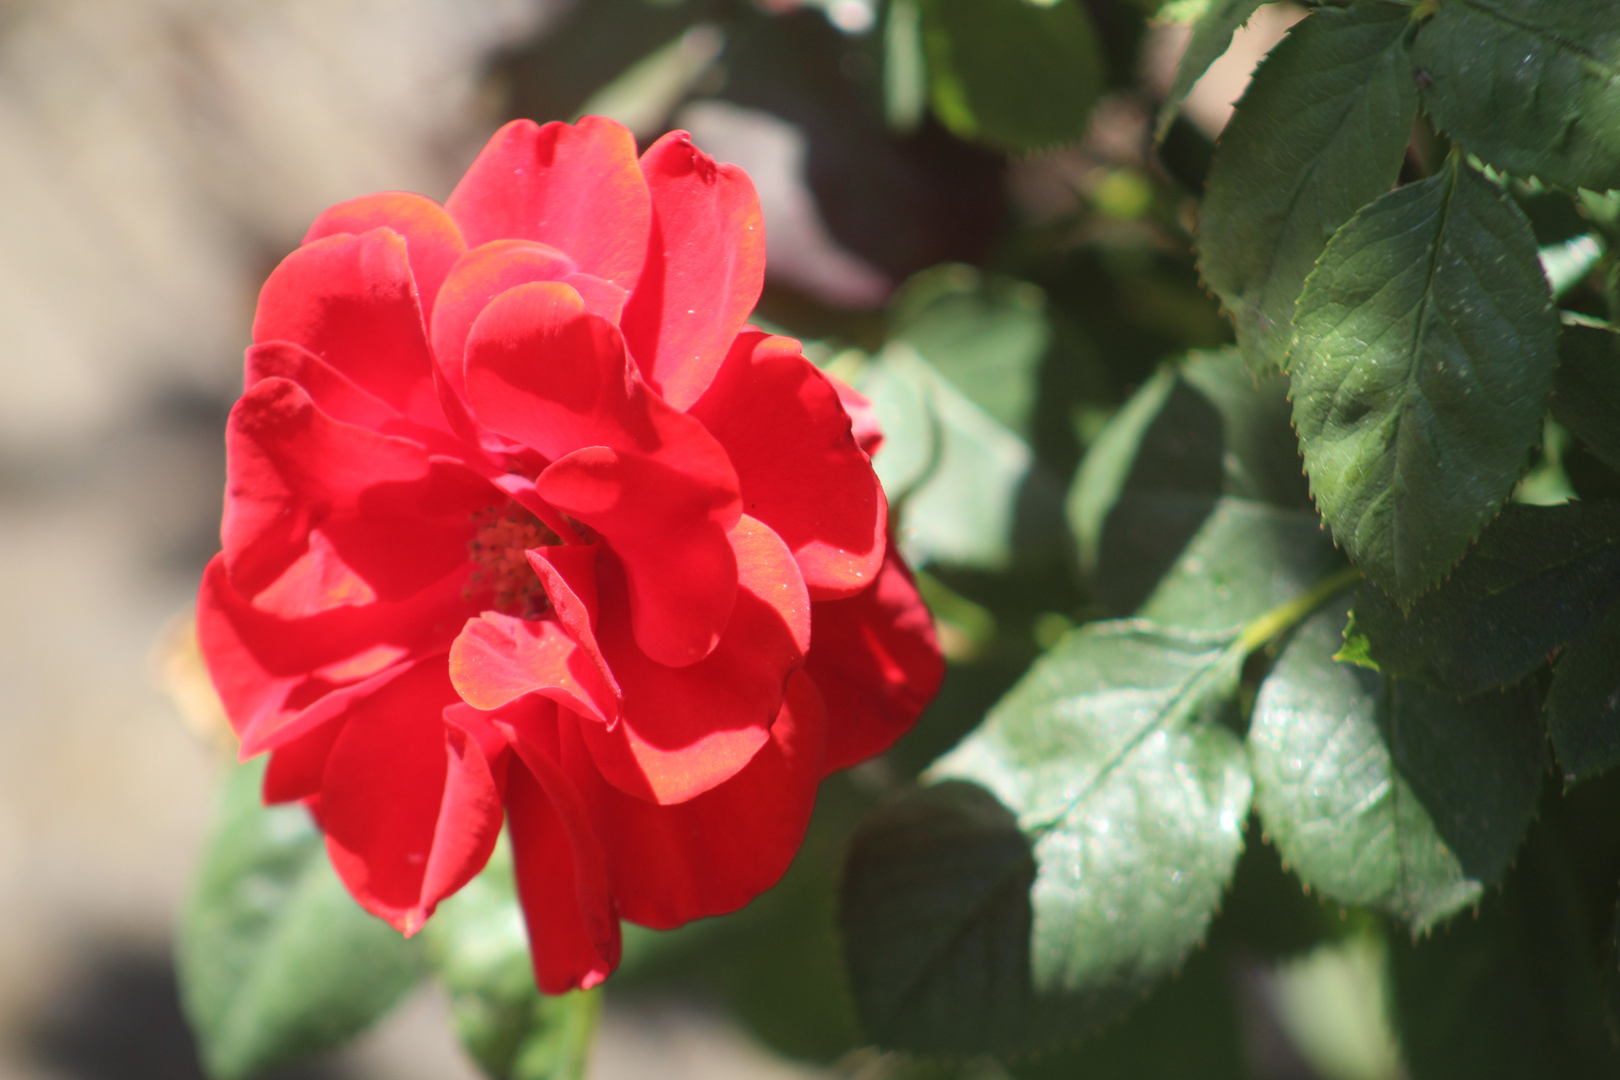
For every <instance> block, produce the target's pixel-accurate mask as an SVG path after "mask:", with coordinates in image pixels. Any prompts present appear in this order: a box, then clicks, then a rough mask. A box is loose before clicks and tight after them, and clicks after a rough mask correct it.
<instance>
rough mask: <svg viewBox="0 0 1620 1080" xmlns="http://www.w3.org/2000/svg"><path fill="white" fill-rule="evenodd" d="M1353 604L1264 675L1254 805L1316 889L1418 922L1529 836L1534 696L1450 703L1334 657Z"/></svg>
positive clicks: (1252, 743)
mask: <svg viewBox="0 0 1620 1080" xmlns="http://www.w3.org/2000/svg"><path fill="white" fill-rule="evenodd" d="M1348 606H1349V597H1348V596H1345V597H1343V598H1341V600H1340V601H1339V602H1338V603H1336V604H1334V605H1331V606H1330V607H1327V608H1324V609H1323V610H1322V611H1321V612H1319V613H1318V614H1316V615H1315V616H1313V617H1312V618H1311V619H1310V620H1309V621H1307V622H1306V623H1305V624H1304V625H1303V626H1301V627H1300V629H1299V631H1298V632H1297V633H1296V635H1295V637H1294V639H1293V640H1292V641H1291V642H1289V644H1288V646H1287V648H1286V649H1284V650H1283V653H1282V655H1281V657H1280V658H1279V659H1278V661H1277V665H1276V667H1275V668H1274V669H1273V670H1272V672H1271V675H1270V676H1269V677H1268V678H1267V679H1266V681H1265V682H1264V683H1262V684H1261V687H1260V693H1259V695H1258V697H1257V698H1256V700H1255V707H1254V716H1253V718H1252V719H1251V721H1250V726H1249V735H1248V744H1249V756H1250V761H1251V763H1252V767H1253V771H1254V783H1255V806H1256V808H1257V809H1258V810H1259V813H1260V820H1261V823H1262V825H1263V826H1264V827H1265V829H1266V832H1267V834H1268V835H1269V836H1270V837H1271V839H1272V842H1273V843H1275V844H1276V845H1277V849H1278V850H1279V851H1280V852H1281V854H1282V856H1283V859H1284V860H1285V861H1286V862H1288V863H1289V864H1290V865H1291V866H1292V867H1293V868H1294V871H1295V872H1296V873H1297V874H1298V875H1299V876H1300V877H1301V878H1302V879H1303V880H1304V881H1305V883H1306V884H1307V885H1309V886H1310V887H1311V888H1313V889H1318V890H1320V891H1321V892H1322V893H1323V894H1324V895H1326V896H1328V897H1330V898H1332V899H1334V900H1336V901H1338V902H1339V903H1342V904H1364V905H1369V906H1372V907H1377V908H1381V909H1383V910H1385V911H1388V912H1390V913H1391V914H1394V915H1396V916H1398V917H1400V918H1402V919H1404V920H1406V921H1407V922H1409V923H1411V924H1412V926H1413V927H1414V928H1416V929H1420V930H1421V929H1426V928H1428V927H1430V926H1433V925H1434V924H1435V923H1437V922H1439V921H1440V920H1442V919H1444V918H1445V917H1446V916H1448V915H1450V914H1452V913H1453V912H1455V911H1457V910H1458V909H1459V908H1461V907H1464V906H1466V905H1468V904H1470V903H1473V902H1475V901H1477V900H1478V898H1479V897H1480V895H1481V892H1482V888H1483V886H1484V885H1485V884H1488V883H1490V882H1492V881H1494V880H1495V879H1496V877H1497V876H1498V875H1499V874H1500V873H1501V872H1502V870H1503V869H1504V868H1505V867H1506V865H1507V863H1508V861H1509V860H1510V859H1511V858H1512V856H1513V852H1514V850H1515V849H1516V848H1517V846H1518V844H1519V841H1520V838H1521V837H1522V836H1523V834H1524V829H1525V826H1526V825H1527V824H1528V823H1529V821H1530V816H1531V814H1532V812H1533V811H1534V809H1535V802H1536V795H1537V792H1538V789H1539V785H1540V777H1541V769H1542V764H1543V761H1544V754H1545V751H1544V749H1543V740H1542V736H1541V733H1540V730H1539V725H1538V723H1537V717H1536V710H1535V703H1534V700H1533V699H1531V698H1530V697H1528V695H1527V692H1525V691H1514V692H1513V693H1511V694H1490V695H1485V696H1482V697H1478V698H1474V699H1471V700H1469V701H1466V702H1460V703H1459V702H1458V701H1457V700H1456V699H1454V698H1449V697H1445V696H1443V695H1438V694H1434V693H1432V692H1430V691H1427V690H1425V689H1424V688H1423V687H1422V686H1420V685H1417V684H1412V683H1399V682H1396V681H1394V680H1391V679H1389V678H1387V677H1386V676H1381V675H1379V674H1377V673H1375V672H1373V671H1369V670H1367V669H1366V668H1361V667H1356V666H1354V665H1349V664H1341V663H1337V662H1335V661H1334V659H1333V654H1334V652H1335V651H1336V650H1337V648H1338V647H1339V645H1340V642H1341V640H1342V639H1341V637H1340V632H1339V631H1340V627H1342V626H1343V625H1344V619H1345V615H1346V613H1347V608H1348Z"/></svg>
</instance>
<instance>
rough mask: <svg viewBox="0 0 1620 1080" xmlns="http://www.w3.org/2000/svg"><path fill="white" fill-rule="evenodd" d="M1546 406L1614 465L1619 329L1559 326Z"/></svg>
mask: <svg viewBox="0 0 1620 1080" xmlns="http://www.w3.org/2000/svg"><path fill="white" fill-rule="evenodd" d="M1552 410H1553V416H1554V417H1555V418H1556V419H1557V420H1558V422H1559V423H1560V424H1563V425H1564V426H1565V427H1567V428H1569V430H1570V431H1571V432H1573V433H1574V434H1575V436H1576V437H1577V438H1579V439H1580V440H1581V441H1582V442H1584V443H1586V447H1587V449H1588V450H1591V451H1592V453H1593V454H1595V455H1597V457H1598V458H1600V459H1601V460H1602V461H1603V462H1604V464H1606V465H1608V466H1609V467H1610V468H1611V469H1620V334H1616V333H1615V332H1614V331H1612V330H1601V329H1598V328H1597V327H1593V326H1566V327H1564V331H1563V334H1562V336H1561V337H1560V338H1559V365H1558V375H1557V377H1556V378H1555V379H1554V380H1553V396H1552Z"/></svg>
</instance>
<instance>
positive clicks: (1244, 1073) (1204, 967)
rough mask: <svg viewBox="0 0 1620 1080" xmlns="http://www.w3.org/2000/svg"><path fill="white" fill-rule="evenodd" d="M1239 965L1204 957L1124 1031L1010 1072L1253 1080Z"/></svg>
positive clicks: (1068, 1078)
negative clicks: (1237, 991) (1236, 984)
mask: <svg viewBox="0 0 1620 1080" xmlns="http://www.w3.org/2000/svg"><path fill="white" fill-rule="evenodd" d="M1295 891H1296V892H1297V891H1298V890H1297V889H1296V890H1295ZM1234 959H1235V958H1234V957H1233V956H1232V955H1231V953H1229V952H1227V951H1226V950H1224V949H1201V950H1199V951H1198V952H1196V953H1194V954H1193V955H1192V956H1191V957H1190V958H1189V959H1188V961H1187V965H1186V967H1184V968H1182V969H1181V970H1180V971H1178V972H1176V974H1175V975H1174V976H1173V977H1171V978H1168V979H1165V980H1164V981H1163V982H1162V983H1160V984H1159V986H1158V987H1157V988H1156V989H1155V990H1154V991H1153V995H1152V996H1151V997H1149V998H1148V999H1147V1000H1146V1001H1144V1002H1143V1003H1142V1005H1141V1006H1140V1007H1139V1008H1137V1009H1136V1010H1135V1011H1133V1012H1132V1013H1131V1015H1130V1016H1128V1017H1126V1018H1125V1019H1124V1020H1123V1021H1122V1022H1121V1023H1119V1024H1117V1025H1115V1026H1113V1027H1110V1028H1108V1029H1107V1030H1106V1031H1101V1032H1098V1033H1097V1035H1096V1036H1095V1037H1093V1038H1090V1039H1087V1040H1085V1041H1084V1042H1083V1043H1081V1044H1080V1045H1079V1046H1077V1047H1073V1048H1071V1049H1067V1050H1059V1051H1055V1052H1053V1053H1050V1054H1045V1055H1042V1056H1040V1057H1038V1058H1034V1059H1032V1060H1028V1061H1020V1062H1015V1063H1013V1064H1012V1065H1011V1066H1010V1069H1009V1072H1010V1073H1011V1075H1012V1077H1014V1078H1015V1080H1075V1078H1076V1077H1086V1078H1090V1077H1115V1078H1123V1077H1129V1078H1130V1080H1188V1078H1189V1077H1196V1078H1197V1080H1251V1077H1253V1075H1254V1074H1253V1072H1252V1071H1251V1070H1250V1068H1249V1062H1248V1054H1247V1053H1245V1050H1246V1047H1245V1045H1244V1044H1245V1040H1244V1029H1243V1016H1242V1013H1241V1009H1240V1006H1239V1003H1238V1000H1237V996H1236V995H1234V994H1233V993H1232V973H1233V969H1234V966H1235V965H1234Z"/></svg>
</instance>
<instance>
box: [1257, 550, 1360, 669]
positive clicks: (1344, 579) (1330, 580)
mask: <svg viewBox="0 0 1620 1080" xmlns="http://www.w3.org/2000/svg"><path fill="white" fill-rule="evenodd" d="M1360 580H1361V571H1360V570H1357V569H1356V568H1355V567H1353V566H1346V567H1345V568H1344V569H1342V570H1339V571H1338V572H1336V573H1333V574H1330V575H1328V576H1327V577H1325V578H1323V579H1322V580H1321V581H1319V582H1317V583H1316V584H1315V585H1314V586H1312V587H1311V588H1310V589H1309V590H1307V591H1306V592H1303V593H1301V594H1299V595H1298V596H1296V597H1294V598H1293V599H1292V600H1290V601H1288V602H1287V603H1284V604H1278V605H1277V606H1276V607H1274V608H1272V609H1271V610H1270V611H1268V612H1266V613H1265V614H1264V615H1262V616H1260V617H1259V618H1258V619H1256V620H1254V622H1252V623H1250V624H1249V625H1248V626H1246V627H1244V628H1243V633H1242V634H1240V635H1239V636H1238V639H1237V641H1235V642H1233V648H1234V649H1236V650H1239V651H1241V652H1242V653H1243V654H1244V655H1248V654H1249V653H1251V652H1253V651H1254V650H1255V649H1258V648H1259V647H1260V646H1262V645H1264V644H1266V643H1267V642H1269V641H1271V640H1273V639H1274V638H1276V637H1277V636H1279V635H1281V634H1283V633H1285V632H1287V631H1289V630H1292V629H1293V628H1294V627H1295V626H1297V625H1299V624H1300V623H1301V622H1303V621H1304V620H1305V619H1306V618H1307V617H1308V616H1309V615H1311V613H1313V612H1314V611H1315V610H1316V609H1317V608H1319V607H1321V606H1322V605H1323V604H1325V603H1327V602H1328V601H1329V600H1331V599H1333V598H1334V597H1335V596H1337V595H1339V594H1340V593H1341V592H1343V591H1344V590H1345V589H1348V588H1349V587H1350V586H1352V585H1354V584H1355V583H1356V582H1358V581H1360Z"/></svg>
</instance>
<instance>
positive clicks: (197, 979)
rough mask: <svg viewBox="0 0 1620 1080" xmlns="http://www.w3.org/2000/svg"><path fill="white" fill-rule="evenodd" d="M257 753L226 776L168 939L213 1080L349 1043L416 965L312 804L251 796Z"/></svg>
mask: <svg viewBox="0 0 1620 1080" xmlns="http://www.w3.org/2000/svg"><path fill="white" fill-rule="evenodd" d="M265 761H266V759H265V758H259V759H258V760H256V761H252V762H249V763H248V764H246V765H242V766H240V767H238V768H237V769H235V770H234V771H233V772H232V773H231V775H230V777H229V778H228V779H227V781H226V784H225V788H224V791H223V792H222V795H221V801H220V817H219V827H218V831H217V832H216V833H215V835H214V838H213V840H212V841H210V843H209V845H208V849H207V851H206V852H205V853H204V855H203V863H202V866H201V868H200V869H199V871H198V875H197V881H196V885H195V888H194V890H193V892H192V895H191V899H190V901H189V902H188V904H187V906H186V911H185V914H184V916H183V917H182V919H181V922H180V933H179V941H178V943H177V947H176V952H177V956H176V961H177V966H178V970H179V976H180V992H181V999H182V1002H183V1004H184V1006H185V1010H186V1016H187V1018H188V1019H189V1020H190V1021H191V1026H192V1030H193V1031H194V1032H195V1033H196V1036H197V1041H198V1044H199V1047H200V1050H201V1053H202V1058H203V1062H204V1063H205V1065H206V1066H207V1068H208V1072H209V1074H210V1075H212V1076H214V1077H218V1078H220V1080H235V1078H237V1077H247V1076H257V1075H259V1074H261V1073H265V1072H268V1071H270V1070H272V1069H275V1068H279V1067H282V1066H286V1065H290V1064H292V1063H294V1062H297V1061H300V1060H303V1059H304V1058H307V1057H309V1056H310V1055H312V1054H315V1053H317V1052H319V1051H321V1050H326V1049H330V1048H331V1047H335V1046H338V1045H340V1044H342V1043H344V1042H346V1041H347V1040H349V1039H350V1038H352V1037H354V1036H355V1035H356V1034H358V1033H359V1032H361V1031H363V1030H365V1029H366V1028H367V1027H369V1026H370V1025H371V1024H372V1022H373V1021H375V1020H376V1019H377V1018H378V1017H380V1016H382V1015H383V1013H385V1012H387V1011H388V1009H389V1007H390V1006H392V1005H393V1004H394V1003H395V1002H397V1001H398V1000H399V999H400V997H401V996H402V995H404V993H405V992H406V991H407V990H409V989H410V988H411V987H412V986H413V985H415V984H416V982H417V980H418V979H419V978H420V976H421V974H422V963H421V950H420V948H419V947H418V946H417V944H416V943H415V942H413V941H407V940H406V939H405V938H404V937H402V936H400V934H399V932H398V931H396V930H394V929H393V928H392V927H390V926H389V925H388V924H387V923H385V922H383V921H382V920H381V919H377V918H374V917H372V916H371V915H369V914H367V913H366V912H365V911H363V910H361V908H360V907H359V905H357V904H356V903H355V902H354V900H353V899H352V898H351V897H350V896H349V894H348V891H347V890H345V889H344V887H343V883H342V882H340V881H339V880H338V878H337V875H336V874H335V873H333V871H332V865H331V863H330V862H328V861H327V858H326V848H325V845H324V844H323V843H322V840H321V834H320V832H319V831H318V830H317V829H316V828H315V826H314V825H313V824H312V823H311V822H310V820H309V813H308V812H307V811H306V810H305V809H304V808H303V807H302V806H279V807H270V808H266V807H263V806H261V805H260V804H259V787H260V784H261V783H262V781H263V777H264V767H265Z"/></svg>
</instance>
